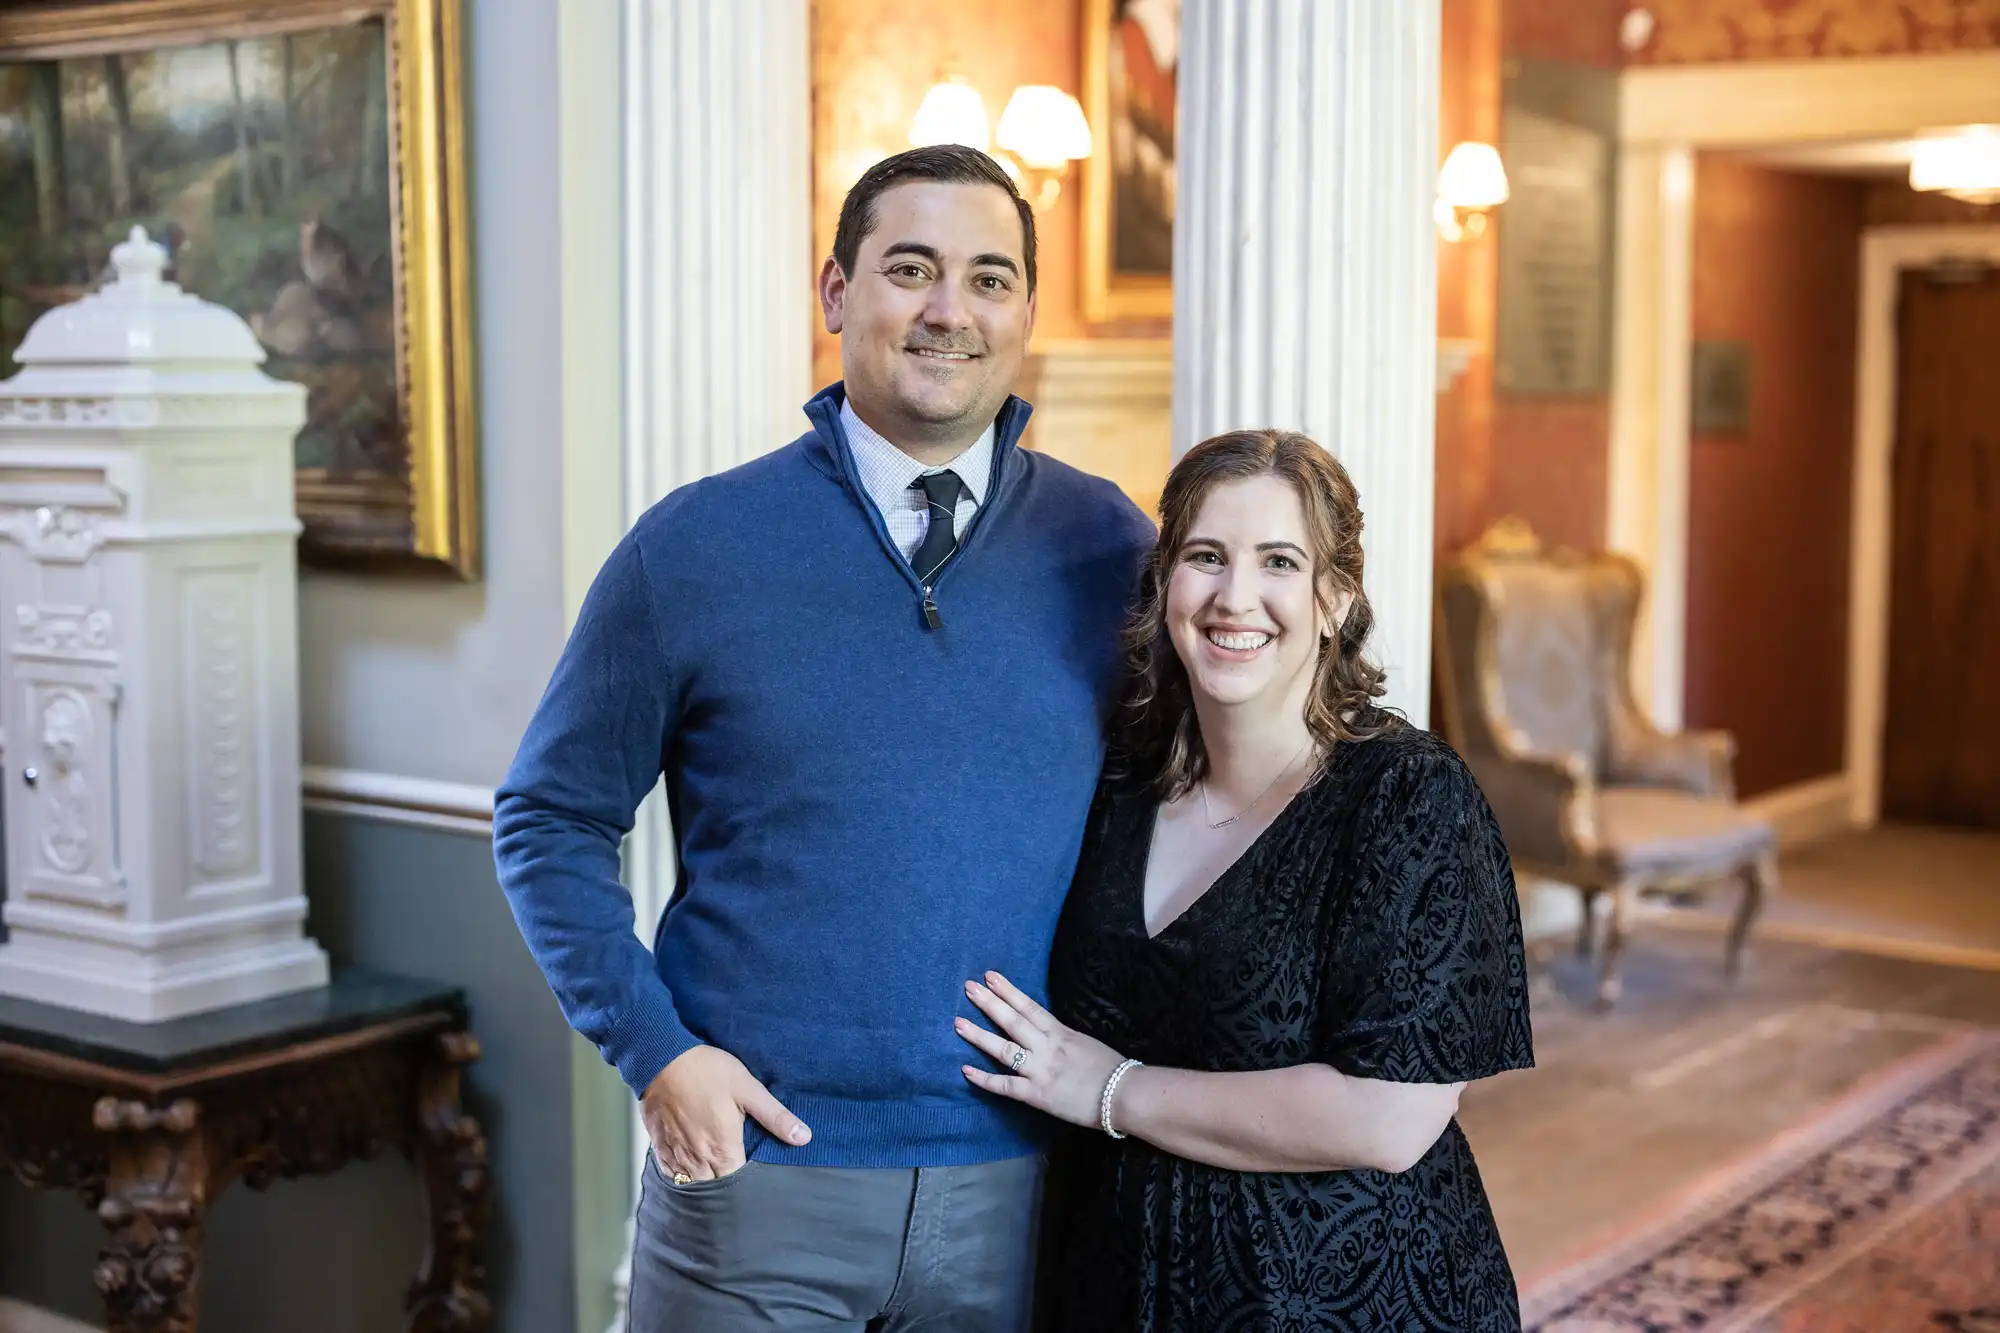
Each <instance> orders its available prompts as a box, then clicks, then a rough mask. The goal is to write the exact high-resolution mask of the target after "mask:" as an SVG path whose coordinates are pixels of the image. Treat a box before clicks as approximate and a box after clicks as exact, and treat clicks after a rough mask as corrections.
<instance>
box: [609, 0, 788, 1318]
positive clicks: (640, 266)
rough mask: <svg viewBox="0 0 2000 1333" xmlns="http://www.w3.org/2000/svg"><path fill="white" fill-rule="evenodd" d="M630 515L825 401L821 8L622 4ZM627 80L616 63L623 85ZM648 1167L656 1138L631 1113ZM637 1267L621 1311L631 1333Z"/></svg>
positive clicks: (665, 861)
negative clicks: (819, 220) (818, 366)
mask: <svg viewBox="0 0 2000 1333" xmlns="http://www.w3.org/2000/svg"><path fill="white" fill-rule="evenodd" d="M621 8H622V14H623V28H624V31H623V38H624V40H623V49H624V62H625V64H624V69H623V71H622V75H623V88H624V92H623V107H624V116H623V127H622V128H623V134H624V148H625V153H624V158H625V161H624V180H623V187H624V188H623V194H624V205H625V216H624V221H623V228H622V230H623V245H622V251H623V255H622V259H623V263H622V267H623V274H624V294H623V301H622V306H623V328H624V339H623V348H622V355H621V358H620V359H621V362H622V368H623V375H622V379H623V404H622V405H623V439H624V448H623V462H624V488H623V489H624V514H623V520H624V524H625V525H628V526H629V525H630V524H631V523H632V522H634V521H635V520H637V519H638V517H639V516H640V515H641V514H642V513H644V512H645V510H646V509H647V508H648V507H649V506H651V505H652V504H653V503H654V502H655V501H657V500H658V499H659V498H660V497H661V496H663V495H665V494H667V493H668V492H669V491H671V490H673V489H674V488H676V487H678V486H681V485H684V484H686V483H687V482H690V481H694V480H696V479H698V478H700V477H704V476H708V475H709V474H711V473H715V472H720V471H723V470H725V469H727V468H730V467H734V466H735V465H736V464H738V463H741V462H745V461H747V460H748V459H751V458H754V457H756V456H757V455H759V454H763V453H767V452H769V451H770V450H772V449H774V448H776V447H778V446H779V445H782V444H785V443H788V442H790V441H791V440H793V439H794V438H796V437H797V436H798V435H799V433H800V432H801V431H802V430H803V429H804V428H805V418H804V417H803V416H802V415H801V413H800V411H799V408H800V406H801V405H802V404H803V403H804V402H805V400H806V398H807V397H808V396H809V395H810V394H811V393H812V390H813V384H812V328H813V323H812V321H813V320H814V319H815V318H816V317H817V309H818V307H817V304H816V300H815V297H814V294H813V277H814V263H813V253H812V169H811V150H812V70H811V26H810V18H811V15H810V8H809V4H808V0H731V3H729V4H718V3H715V0H622V5H621ZM610 76H611V72H609V71H607V77H610ZM674 862H675V858H674V836H673V828H672V825H671V823H670V821H669V819H668V815H667V806H666V801H665V799H664V798H663V794H662V792H661V791H659V790H655V791H654V793H653V795H652V796H651V797H650V798H649V799H648V800H647V801H646V803H645V805H644V806H643V807H642V808H641V810H640V812H639V820H638V824H637V826H636V827H635V828H634V829H633V832H632V836H631V838H630V839H629V840H628V842H627V844H626V852H625V867H626V874H625V878H626V882H627V883H628V884H629V885H630V886H631V889H632V899H633V910H634V913H635V916H636V919H637V926H638V929H639V933H640V935H641V937H642V938H644V939H645V940H646V942H647V943H648V944H649V945H650V944H651V943H652V934H653V927H654V925H655V924H657V923H658V921H659V916H660V912H661V910H662V909H663V908H664V907H665V906H666V903H667V900H668V898H669V897H670V896H671V895H672V893H673V888H674V877H675V865H674ZM633 1126H634V1128H633V1135H632V1152H633V1158H634V1161H635V1163H636V1162H637V1161H639V1160H641V1156H640V1155H641V1154H643V1152H644V1151H645V1134H644V1132H643V1131H642V1130H641V1129H640V1128H639V1127H638V1119H637V1115H636V1112H635V1114H634V1117H633ZM625 1276H626V1275H625V1274H623V1273H621V1275H620V1282H619V1290H618V1300H619V1306H620V1308H619V1311H618V1315H617V1318H616V1319H614V1320H613V1322H612V1325H611V1328H612V1330H614V1331H615V1330H622V1329H623V1328H624V1327H625V1315H624V1309H623V1305H624V1297H625V1291H624V1282H623V1279H624V1277H625Z"/></svg>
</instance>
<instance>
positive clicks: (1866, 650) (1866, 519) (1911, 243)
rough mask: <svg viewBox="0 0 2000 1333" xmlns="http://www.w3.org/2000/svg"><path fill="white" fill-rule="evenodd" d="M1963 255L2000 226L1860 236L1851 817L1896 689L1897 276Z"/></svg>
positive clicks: (1876, 796)
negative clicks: (1892, 621)
mask: <svg viewBox="0 0 2000 1333" xmlns="http://www.w3.org/2000/svg"><path fill="white" fill-rule="evenodd" d="M1995 77H1996V78H2000V73H1996V74H1995ZM1953 256H1962V257H1965V258H1971V259H1980V260H1984V261H1986V262H1988V263H2000V226H1996V227H1877V228H1871V229H1870V230H1868V231H1866V232H1864V233H1863V234H1862V238H1861V313H1860V326H1861V327H1860V336H1859V337H1858V338H1857V339H1856V340H1855V341H1856V349H1855V361H1856V365H1855V377H1854V381H1855V388H1854V393H1855V404H1854V484H1853V495H1854V510H1853V519H1852V521H1851V523H1850V525H1849V526H1850V537H1849V540H1850V542H1851V546H1850V556H1849V559H1850V565H1849V576H1848V586H1849V592H1848V617H1847V773H1848V777H1849V779H1850V782H1849V790H1848V797H1849V800H1850V802H1851V807H1850V809H1851V815H1850V817H1851V819H1852V820H1853V822H1854V823H1856V824H1859V825H1862V826H1864V827H1868V826H1872V825H1874V824H1875V823H1876V822H1877V821H1878V820H1879V819H1880V818H1881V811H1882V726H1883V717H1884V715H1885V713H1886V712H1887V701H1888V692H1889V579H1890V562H1891V560H1892V558H1893V552H1892V550H1891V543H1890V530H1889V529H1890V519H1891V515H1892V513H1893V511H1894V497H1893V496H1892V494H1891V487H1892V484H1893V483H1892V476H1893V471H1894V469H1893V459H1894V454H1895V444H1896V280H1897V275H1898V274H1899V273H1900V272H1901V271H1902V270H1903V269H1906V268H1921V267H1924V266H1926V265H1929V264H1934V263H1936V262H1937V261H1938V260H1940V259H1945V258H1949V257H1953Z"/></svg>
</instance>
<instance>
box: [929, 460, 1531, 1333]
mask: <svg viewBox="0 0 2000 1333" xmlns="http://www.w3.org/2000/svg"><path fill="white" fill-rule="evenodd" d="M1160 507H1161V530H1160V541H1159V545H1158V548H1157V550H1156V551H1155V552H1154V555H1153V558H1152V562H1151V565H1150V567H1149V569H1148V571H1147V579H1146V588H1145V593H1144V596H1143V598H1142V602H1141V605H1140V606H1139V608H1138V610H1137V611H1136V612H1135V613H1134V618H1133V623H1132V625H1131V627H1130V628H1129V630H1128V631H1127V650H1128V653H1129V657H1130V668H1131V680H1130V684H1129V694H1128V697H1127V700H1126V717H1125V725H1124V727H1123V728H1122V729H1121V732H1120V734H1118V735H1117V736H1116V737H1115V738H1114V747H1113V749H1114V754H1113V761H1112V763H1111V764H1110V765H1109V766H1108V768H1107V777H1106V778H1105V781H1104V783H1103V784H1102V786H1101V787H1100V789H1099V792H1098V796H1097V801H1096V804H1095V807H1094V808H1093V810H1092V812H1091V818H1090V825H1089V829H1088V832H1087V833H1086V835H1085V841H1084V848H1083V854H1082V859H1081V862H1080V864H1079V866H1078V869H1077V877H1076V881H1075V885H1074V887H1073V888H1072V890H1071V893H1070V898H1069V902H1068V905H1067V907H1066V908H1065V910H1064V914H1063V919H1062V924H1061V926H1060V928H1059V930H1058V933H1057V940H1056V947H1055V956H1054V958H1053V960H1052V963H1051V976H1050V992H1051V1001H1052V1007H1053V1009H1054V1013H1053V1014H1051V1013H1050V1012H1048V1011H1047V1010H1044V1009H1043V1008H1042V1007H1041V1006H1040V1005H1038V1004H1036V1003H1035V1002H1034V1001H1033V1000H1032V999H1030V998H1029V997H1028V996H1026V995H1024V994H1023V993H1021V991H1019V990H1018V989H1017V988H1016V987H1015V986H1013V985H1012V984H1011V983H1010V982H1008V980H1007V979H1006V978H1004V977H1001V976H998V975H997V974H988V976H987V977H986V978H985V979H984V983H983V984H982V983H981V982H969V983H968V984H967V992H968V994H969V995H970V996H971V997H972V1000H973V1002H974V1003H975V1004H976V1005H977V1006H978V1007H979V1009H980V1011H981V1012H982V1013H984V1014H985V1015H986V1016H987V1017H988V1018H990V1019H991V1020H992V1021H993V1024H994V1027H995V1028H996V1029H997V1031H988V1030H987V1029H985V1028H983V1027H980V1026H978V1025H977V1024H973V1023H968V1022H964V1021H962V1020H961V1021H960V1023H959V1027H958V1030H959V1033H960V1035H961V1036H963V1037H964V1038H965V1039H966V1040H967V1041H968V1042H970V1043H971V1044H972V1045H973V1046H974V1047H976V1048H977V1049H978V1050H979V1051H980V1052H982V1053H983V1054H984V1055H986V1056H987V1057H989V1058H990V1059H991V1060H992V1061H993V1062H994V1063H995V1064H996V1065H997V1066H998V1069H997V1070H996V1069H992V1068H987V1067H975V1066H973V1065H967V1066H966V1069H965V1076H966V1077H967V1078H968V1079H970V1080H971V1081H972V1082H973V1083H974V1084H976V1085H977V1086H979V1087H981V1088H984V1089H986V1090H988V1091H990V1092H994V1093H998V1094H1001V1095H1004V1096H1008V1097H1013V1098H1016V1099H1018V1100H1020V1101H1023V1102H1025V1103H1027V1104H1029V1105H1031V1106H1035V1107H1038V1108H1040V1109H1041V1110H1043V1111H1045V1112H1047V1113H1049V1114H1051V1115H1053V1116H1056V1117H1058V1118H1060V1119H1062V1120H1065V1121H1068V1122H1070V1123H1071V1124H1073V1125H1077V1126H1082V1127H1086V1128H1088V1129H1089V1130H1091V1131H1092V1132H1091V1133H1090V1134H1081V1133H1079V1134H1077V1135H1075V1136H1074V1140H1073V1141H1071V1142H1067V1143H1066V1144H1065V1148H1064V1151H1063V1152H1062V1153H1061V1154H1059V1160H1058V1164H1057V1171H1056V1174H1055V1176H1054V1177H1053V1178H1052V1185H1051V1197H1052V1200H1053V1202H1052V1203H1051V1206H1050V1208H1049V1209H1048V1212H1047V1216H1048V1219H1049V1226H1050V1228H1051V1229H1052V1236H1051V1240H1052V1243H1051V1244H1050V1245H1049V1246H1048V1249H1047V1253H1048V1254H1049V1255H1050V1256H1051V1259H1050V1260H1049V1262H1048V1263H1047V1264H1046V1265H1045V1268H1044V1272H1043V1284H1044V1292H1045V1296H1046V1298H1047V1299H1046V1301H1045V1304H1047V1305H1048V1306H1049V1308H1050V1317H1051V1323H1050V1327H1052V1328H1054V1329H1057V1330H1062V1331H1063V1333H1071V1331H1074V1333H1086V1331H1087V1333H1100V1331H1103V1333H1111V1331H1112V1330H1126V1329H1138V1330H1147V1331H1148V1333H1222V1331H1223V1330H1260V1331H1261V1330H1267V1329H1300V1330H1304V1329H1341V1330H1348V1329H1352V1330H1367V1331H1368V1333H1380V1331H1386V1330H1448V1331H1449V1333H1464V1331H1465V1330H1499V1329H1517V1328H1519V1326H1520V1315H1519V1311H1518V1309H1517V1305H1516V1300H1515V1291H1514V1281H1513V1276H1512V1274H1511V1272H1510V1271H1509V1269H1508V1265H1507V1259H1506V1255H1505V1253H1504V1252H1503V1250H1502V1248H1501V1244H1500V1237H1499V1234H1498V1232H1497V1231H1496V1229H1495V1227H1494V1224H1493V1216H1492V1212H1491V1210H1490V1209H1489V1207H1488V1205H1487V1201H1486V1196H1485V1192H1484V1190H1483V1188H1482V1187H1481V1184H1480V1180H1479V1173H1478V1170H1477V1169H1476V1168H1475V1167H1474V1165H1473V1161H1472V1152H1471V1149H1470V1148H1469V1147H1468V1146H1467V1144H1466V1140H1465V1136H1464V1135H1463V1134H1462V1133H1461V1132H1460V1131H1459V1128H1458V1125H1457V1123H1456V1121H1455V1120H1454V1119H1453V1116H1454V1114H1455V1112H1456V1110H1457V1107H1458V1098H1459V1093H1460V1090H1461V1089H1462V1088H1463V1087H1464V1086H1465V1084H1466V1083H1468V1082H1470V1081H1471V1080H1473V1079H1480V1078H1486V1077H1489V1076H1491V1075H1493V1074H1497V1073H1499V1072H1501V1071H1502V1070H1507V1069H1519V1068H1524V1067H1526V1066H1528V1065H1530V1064H1531V1063H1532V1062H1533V1055H1532V1051H1531V1042H1530V1033H1529V1026H1528V1000H1527V984H1526V972H1525V967H1524V963H1523V958H1522V949H1521V931H1520V919H1519V912H1518V908H1517V905H1516V899H1515V891H1514V882H1513V874H1512V870H1511V868H1510V867H1509V864H1508V860H1507V853H1506V849H1505V848H1504V846H1503V845H1502V843H1501V840H1500V835H1499V831H1498V829H1497V828H1496V827H1495V825H1494V822H1493V818H1492V815H1491V813H1490V812H1489V811H1488V809H1487V807H1486V804H1485V802H1484V800H1483V799H1482V798H1481V796H1480V793H1479V789H1478V787H1477V786H1476V785H1475V784H1474V782H1473V779H1472V777H1471V775H1470V774H1469V773H1468V772H1467V771H1466V769H1465V767H1464V765H1463V764H1462V763H1461V762H1460V761H1459V759H1458V757H1457V756H1456V755H1455V754H1453V753H1452V751H1451V750H1450V748H1449V747H1447V746H1446V745H1445V744H1444V743H1443V742H1442V741H1440V740H1438V739H1436V738H1435V737H1433V736H1432V735H1431V734H1430V733H1429V732H1426V731H1423V730H1420V729H1418V728H1416V727H1413V726H1410V725H1408V724H1407V723H1404V722H1402V721H1401V720H1400V719H1398V718H1396V717H1394V716H1392V715H1390V714H1388V713H1385V712H1383V711H1382V710H1380V709H1379V708H1377V707H1376V706H1375V705H1374V703H1373V700H1374V699H1375V698H1376V697H1377V696H1379V695H1380V694H1381V693H1382V685H1381V680H1382V673H1381V671H1380V670H1378V669H1377V668H1376V667H1374V666H1373V665H1371V664H1370V663H1369V662H1368V660H1367V659H1366V658H1365V657H1364V656H1363V648H1364V644H1365V641H1366V639H1367V636H1368V631H1369V627H1370V623H1371V621H1372V614H1371V612H1370V609H1369V606H1368V599H1367V596H1366V594H1365V593H1364V592H1363V591H1362V581H1361V566H1362V556H1361V514H1360V511H1359V508H1358V507H1357V504H1356V499H1355V492H1354V486H1353V483H1352V482H1351V481H1350V480H1349V479H1348V477H1347V474H1346V472H1345V471H1344V470H1343V469H1342V468H1341V466H1340V464H1338V463H1337V462H1335V461H1334V460H1333V459H1332V457H1330V456H1329V455H1328V454H1327V453H1326V452H1325V451H1324V450H1322V449H1321V448H1319V447H1318V446H1317V445H1316V444H1314V443H1313V442H1312V441H1311V440H1308V439H1306V438H1305V437H1303V436H1300V435H1294V434H1287V433H1282V432H1277V431H1246V432H1239V433H1235V434H1230V435H1223V436H1220V437H1218V438H1216V439H1212V440H1209V441H1207V442H1206V443H1204V444H1202V445H1201V446H1199V447H1198V448H1196V449H1194V450H1193V451H1192V452H1190V453H1189V454H1188V455H1187V456H1186V457H1185V458H1184V459H1182V460H1181V462H1180V464H1179V465H1178V466H1176V467H1175V469H1174V471H1173V475H1172V476H1171V477H1170V478H1169V479H1168V481H1167V488H1166V493H1165V495H1164V496H1163V497H1162V499H1161V506H1160ZM1141 1062H1143V1063H1141Z"/></svg>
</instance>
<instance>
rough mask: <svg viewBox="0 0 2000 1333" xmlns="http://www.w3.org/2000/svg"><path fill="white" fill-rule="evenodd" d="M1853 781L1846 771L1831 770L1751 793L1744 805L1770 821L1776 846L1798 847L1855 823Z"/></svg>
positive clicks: (1752, 812) (1851, 826)
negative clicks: (1824, 774) (1769, 789)
mask: <svg viewBox="0 0 2000 1333" xmlns="http://www.w3.org/2000/svg"><path fill="white" fill-rule="evenodd" d="M1852 785H1853V784H1852V780H1851V779H1850V777H1849V775H1848V774H1846V773H1831V774H1828V775H1827V776H1826V777H1823V778H1809V779H1807V780H1806V781H1804V782H1795V783H1793V784H1792V785H1791V786H1789V787H1779V788H1777V789H1776V790H1775V791H1767V792H1765V793H1763V794H1762V795H1761V796H1753V797H1751V798H1750V799H1749V800H1747V801H1745V802H1743V809H1744V811H1745V812H1746V813H1749V814H1752V815H1755V816H1757V817H1758V818H1759V819H1763V820H1768V821H1769V822H1770V824H1771V826H1772V827H1773V828H1775V829H1776V830H1777V832H1778V846H1780V847H1799V846H1803V845H1804V844H1806V843H1809V842H1817V841H1819V840H1820V839H1821V838H1825V837H1828V836H1830V835H1832V834H1835V833H1845V832H1846V831H1847V830H1849V829H1851V828H1853V827H1854V826H1855V819H1854V815H1853V804H1854V802H1853V799H1852V797H1851V795H1850V790H1851V788H1852Z"/></svg>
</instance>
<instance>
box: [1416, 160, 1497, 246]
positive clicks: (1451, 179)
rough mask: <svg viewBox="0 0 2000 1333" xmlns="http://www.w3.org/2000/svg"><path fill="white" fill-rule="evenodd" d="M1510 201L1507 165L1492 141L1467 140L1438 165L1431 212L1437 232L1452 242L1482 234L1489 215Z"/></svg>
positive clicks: (1484, 231) (1455, 242)
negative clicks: (1503, 162) (1434, 198)
mask: <svg viewBox="0 0 2000 1333" xmlns="http://www.w3.org/2000/svg"><path fill="white" fill-rule="evenodd" d="M1506 202H1507V169H1506V168H1505V167H1504V166H1502V165H1501V164H1500V151H1499V150H1498V149H1497V148H1495V147H1494V146H1493V145H1492V144H1487V143H1477V142H1474V141H1470V140H1468V141H1467V142H1465V143H1462V144H1459V145H1458V146H1457V147H1456V148H1454V149H1452V150H1451V152H1450V154H1449V155H1448V156H1446V158H1445V160H1444V165H1443V166H1441V167H1439V168H1438V174H1437V203H1436V204H1435V205H1433V206H1432V209H1431V216H1432V218H1433V219H1434V220H1435V221H1436V223H1437V229H1438V235H1440V236H1442V237H1444V239H1445V240H1447V241H1449V242H1451V243H1452V244H1454V245H1455V244H1457V243H1458V242H1460V241H1463V240H1466V239H1469V238H1476V237H1479V236H1483V235H1485V233H1486V217H1487V214H1489V213H1491V212H1492V211H1493V210H1494V209H1496V208H1498V207H1500V205H1502V204H1504V203H1506Z"/></svg>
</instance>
